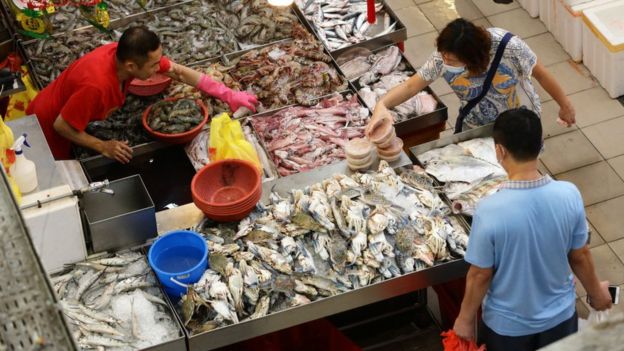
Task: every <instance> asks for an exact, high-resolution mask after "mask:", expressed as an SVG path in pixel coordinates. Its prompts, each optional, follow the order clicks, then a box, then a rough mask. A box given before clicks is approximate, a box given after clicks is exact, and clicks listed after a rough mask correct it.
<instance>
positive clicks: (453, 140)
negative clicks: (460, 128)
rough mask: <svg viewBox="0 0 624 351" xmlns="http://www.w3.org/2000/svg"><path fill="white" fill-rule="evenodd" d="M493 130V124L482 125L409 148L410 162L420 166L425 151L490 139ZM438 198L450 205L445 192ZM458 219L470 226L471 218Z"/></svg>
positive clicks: (463, 216) (450, 202)
mask: <svg viewBox="0 0 624 351" xmlns="http://www.w3.org/2000/svg"><path fill="white" fill-rule="evenodd" d="M493 128H494V123H490V124H486V125H484V126H482V127H479V128H474V129H471V130H467V131H465V132H461V133H457V134H453V135H449V136H447V137H444V138H440V139H438V140H434V141H430V142H428V143H424V144H420V145H417V146H414V147H411V148H410V153H411V155H410V158H411V159H412V160H415V162H416V163H417V164H419V165H421V166H422V164H420V162H418V155H421V154H423V153H425V152H427V151H430V150H433V149H438V148H442V147H445V146H447V145H451V144H457V143H461V142H463V141H467V140H472V139H477V138H486V137H491V136H492V130H493ZM432 178H433V179H434V180H435V182H436V183H437V184H438V185H441V184H442V183H440V182H439V181H438V180H437V179H435V178H434V177H432ZM440 198H442V200H443V201H444V202H446V204H447V205H448V206H451V205H452V201H451V200H450V199H449V197H448V196H447V195H446V193H445V192H440ZM459 217H460V218H462V219H463V220H464V222H466V223H468V225H470V224H472V217H470V216H467V215H463V214H462V215H459Z"/></svg>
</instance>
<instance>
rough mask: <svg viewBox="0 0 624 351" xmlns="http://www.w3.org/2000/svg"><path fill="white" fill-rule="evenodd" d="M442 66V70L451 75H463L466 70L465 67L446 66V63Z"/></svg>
mask: <svg viewBox="0 0 624 351" xmlns="http://www.w3.org/2000/svg"><path fill="white" fill-rule="evenodd" d="M443 65H444V69H445V70H446V71H447V72H449V73H453V74H460V73H464V71H465V70H466V66H451V65H447V64H446V63H444V64H443Z"/></svg>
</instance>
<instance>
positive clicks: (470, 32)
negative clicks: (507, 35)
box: [436, 18, 492, 75]
mask: <svg viewBox="0 0 624 351" xmlns="http://www.w3.org/2000/svg"><path fill="white" fill-rule="evenodd" d="M436 46H437V48H438V52H441V53H447V54H453V55H455V56H457V58H458V59H459V60H460V61H461V62H463V63H465V64H466V68H467V69H468V71H469V72H470V74H473V75H476V74H482V73H485V72H486V71H487V69H488V67H489V64H490V48H491V47H492V38H491V37H490V33H488V31H487V30H485V28H483V27H479V26H476V25H475V24H474V23H472V22H470V21H466V20H465V19H463V18H458V19H456V20H454V21H452V22H450V23H449V24H447V25H446V27H444V29H442V31H441V32H440V35H438V38H437V39H436Z"/></svg>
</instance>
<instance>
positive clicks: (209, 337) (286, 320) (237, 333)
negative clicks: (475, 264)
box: [157, 153, 468, 350]
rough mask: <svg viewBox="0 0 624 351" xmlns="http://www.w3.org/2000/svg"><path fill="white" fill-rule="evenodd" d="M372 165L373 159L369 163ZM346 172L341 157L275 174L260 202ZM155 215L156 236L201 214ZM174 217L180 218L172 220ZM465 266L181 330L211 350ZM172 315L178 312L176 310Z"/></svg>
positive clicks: (458, 272)
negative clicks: (200, 328)
mask: <svg viewBox="0 0 624 351" xmlns="http://www.w3.org/2000/svg"><path fill="white" fill-rule="evenodd" d="M411 164H412V163H411V161H410V160H409V158H408V156H407V154H405V153H402V155H401V158H400V159H399V160H398V161H396V162H393V163H390V166H391V167H392V168H395V169H396V168H399V167H405V166H408V167H409V166H410V165H411ZM376 166H377V162H376V163H375V165H374V167H376ZM374 167H373V169H374ZM352 173H353V172H351V171H350V170H349V169H348V167H347V163H346V161H341V162H338V163H335V164H332V165H328V166H324V167H321V168H318V169H315V170H312V171H309V172H305V173H299V174H294V175H291V176H288V177H283V178H279V179H277V180H274V181H270V182H266V183H264V184H263V199H262V200H261V201H262V202H264V203H267V201H268V196H269V194H270V193H271V191H275V192H278V193H280V194H281V195H286V194H287V193H288V192H289V191H290V190H291V189H295V188H297V189H300V188H304V187H306V186H308V185H311V184H314V183H316V182H318V181H320V180H322V179H325V178H327V177H330V176H332V175H334V174H352ZM157 216H158V217H160V218H159V233H160V234H162V231H161V230H162V229H164V228H163V227H162V226H164V225H167V229H169V230H175V229H185V228H189V227H191V225H189V224H190V223H193V222H194V223H195V224H196V223H197V220H198V219H199V218H201V217H202V216H201V212H200V211H199V210H198V209H197V208H196V207H194V205H193V204H189V205H187V206H184V208H182V207H181V208H175V209H171V210H167V211H163V212H161V213H159V214H158V215H157ZM178 218H179V219H180V220H177V219H178ZM174 222H177V223H176V224H177V225H174V224H173V223H174ZM467 270H468V264H467V263H466V262H465V261H464V260H463V259H459V258H455V259H453V260H451V261H446V262H439V263H438V264H436V265H434V266H433V267H430V268H427V269H423V270H420V271H417V272H411V273H408V274H404V275H401V276H398V277H395V278H391V279H387V280H384V281H381V282H378V283H375V284H371V285H368V286H366V287H362V288H358V289H355V290H350V291H347V292H345V293H341V294H338V295H335V296H332V297H327V298H323V299H319V300H316V301H314V302H311V303H309V304H306V305H303V306H298V307H293V308H289V309H285V310H282V311H279V312H274V313H271V314H269V315H267V316H264V317H261V318H258V319H254V320H247V321H242V322H239V323H236V324H232V325H229V326H225V327H221V328H218V329H214V330H212V331H208V332H204V333H200V334H196V335H190V334H189V333H188V331H187V337H188V347H189V350H212V349H217V348H220V347H223V346H227V345H231V344H235V343H237V342H240V341H244V340H247V339H251V338H253V337H257V336H261V335H265V334H268V333H271V332H275V331H278V330H281V329H285V328H288V327H292V326H295V325H299V324H302V323H305V322H309V321H312V320H316V319H319V318H323V317H327V316H331V315H334V314H336V313H339V312H344V311H347V310H351V309H354V308H357V307H361V306H366V305H369V304H371V303H375V302H379V301H383V300H387V299H389V298H393V297H396V296H399V295H403V294H406V293H409V292H413V291H416V290H419V289H423V288H426V287H428V286H432V285H436V284H440V283H444V282H447V281H451V280H454V279H457V278H460V277H463V276H465V274H466V272H467ZM176 313H179V312H178V311H177V310H176ZM178 318H179V315H178Z"/></svg>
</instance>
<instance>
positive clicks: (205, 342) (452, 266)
mask: <svg viewBox="0 0 624 351" xmlns="http://www.w3.org/2000/svg"><path fill="white" fill-rule="evenodd" d="M468 267H469V264H468V263H466V262H465V261H464V260H463V259H456V260H453V261H450V262H445V263H441V264H438V265H436V266H433V267H431V268H428V269H424V270H421V271H418V272H413V273H409V274H405V275H402V276H400V277H396V278H392V279H388V280H385V281H383V282H379V283H376V284H372V285H369V286H367V287H363V288H359V289H356V290H352V291H349V292H346V293H342V294H339V295H336V296H332V297H328V298H324V299H320V300H316V301H314V302H311V303H309V304H307V305H303V306H299V307H294V308H290V309H286V310H282V311H280V312H276V313H271V314H269V315H267V316H265V317H262V318H258V319H254V320H249V321H244V322H240V323H237V324H233V325H229V326H227V327H223V328H219V329H215V330H213V331H209V332H205V333H201V334H197V335H193V336H190V337H189V339H188V346H189V350H191V351H195V350H213V349H217V348H219V347H222V346H227V345H230V344H234V343H237V342H239V341H244V340H247V339H250V338H253V337H256V336H260V335H264V334H268V333H271V332H274V331H278V330H281V329H285V328H288V327H292V326H295V325H298V324H302V323H305V322H309V321H313V320H316V319H319V318H323V317H327V316H331V315H334V314H336V313H339V312H344V311H348V310H351V309H354V308H357V307H361V306H365V305H369V304H371V303H375V302H379V301H383V300H386V299H389V298H392V297H396V296H399V295H403V294H406V293H409V292H412V291H416V290H419V289H424V288H426V287H428V286H432V285H436V284H441V283H444V282H448V281H451V280H454V279H457V278H460V277H463V276H465V275H466V273H467V272H468Z"/></svg>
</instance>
